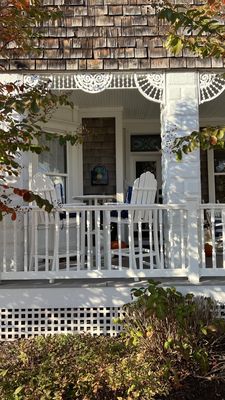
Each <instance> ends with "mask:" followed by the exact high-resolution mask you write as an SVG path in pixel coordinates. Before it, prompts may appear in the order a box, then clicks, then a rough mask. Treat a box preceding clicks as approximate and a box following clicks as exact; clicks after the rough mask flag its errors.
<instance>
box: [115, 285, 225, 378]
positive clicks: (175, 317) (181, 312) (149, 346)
mask: <svg viewBox="0 0 225 400" xmlns="http://www.w3.org/2000/svg"><path fill="white" fill-rule="evenodd" d="M133 294H134V296H135V299H136V300H135V301H134V302H133V303H130V304H128V305H126V306H125V307H124V311H125V316H124V320H122V321H121V322H122V323H123V326H124V330H125V336H126V340H127V343H128V344H133V345H135V346H138V348H139V351H140V349H142V351H143V352H145V357H146V358H148V360H149V362H150V363H151V368H153V366H154V365H155V367H157V365H161V367H162V368H164V372H165V374H166V376H168V377H169V378H170V380H173V381H174V382H180V381H181V380H182V379H184V378H185V376H186V375H188V374H190V373H192V374H193V372H194V373H195V374H203V375H206V374H208V372H209V371H210V368H211V364H210V359H209V349H210V340H211V336H212V332H214V333H215V334H216V333H218V331H220V330H222V331H223V332H225V326H224V325H225V324H224V323H223V321H222V322H221V321H220V320H217V318H216V312H215V304H214V302H213V301H212V299H210V298H203V297H199V298H198V297H194V295H192V294H190V293H189V294H187V295H182V294H181V293H180V292H178V291H177V290H176V289H175V288H168V289H164V288H162V287H160V286H159V285H158V283H157V282H154V281H149V284H148V286H147V287H145V288H140V289H134V290H133ZM214 339H215V337H214Z"/></svg>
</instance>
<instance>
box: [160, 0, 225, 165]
mask: <svg viewBox="0 0 225 400" xmlns="http://www.w3.org/2000/svg"><path fill="white" fill-rule="evenodd" d="M155 7H156V9H157V14H158V16H159V18H161V19H163V20H165V21H167V22H168V23H169V31H168V34H167V35H166V40H165V44H164V45H165V47H166V49H167V50H169V51H170V52H171V53H172V54H174V55H175V56H180V55H182V52H183V51H184V50H188V51H190V52H191V53H193V54H194V55H196V56H199V57H201V58H207V57H215V58H222V59H223V58H224V56H225V25H224V15H225V0H222V1H221V0H203V1H202V2H201V3H200V4H198V5H190V2H185V1H182V2H179V4H177V2H172V1H170V0H163V1H162V2H156V3H155ZM224 77H225V75H224ZM220 78H222V75H221V76H220ZM224 133H225V129H224V126H221V127H217V126H214V127H204V128H203V129H201V130H200V131H198V132H197V131H195V132H192V133H191V134H190V135H187V136H185V137H182V138H178V139H176V140H175V142H174V145H173V148H172V151H173V152H174V153H175V154H176V157H177V159H178V160H181V159H182V157H183V154H188V153H190V152H192V151H193V150H195V149H197V148H201V149H203V150H207V149H211V148H213V149H214V148H219V149H224V140H225V135H224Z"/></svg>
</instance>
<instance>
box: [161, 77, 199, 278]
mask: <svg viewBox="0 0 225 400" xmlns="http://www.w3.org/2000/svg"><path fill="white" fill-rule="evenodd" d="M198 106H199V100H198V73H197V72H166V73H165V90H164V98H163V102H162V106H161V134H162V180H163V185H162V192H163V202H164V203H169V204H180V203H182V204H185V205H188V204H189V201H190V198H191V199H192V201H194V202H195V204H196V203H197V204H198V203H199V202H200V199H201V181H200V154H199V151H194V152H193V153H190V154H188V155H184V156H183V160H182V161H181V162H177V161H176V159H175V155H174V154H172V153H171V144H172V142H173V140H174V139H175V138H176V137H181V136H185V135H188V134H189V133H191V132H193V131H194V130H197V129H198V128H199V107H198ZM189 210H190V207H189ZM189 213H190V211H189ZM192 222H193V223H192V225H191V228H190V227H189V232H188V235H187V237H188V238H190V237H192V241H191V243H187V251H188V253H189V252H190V250H191V248H192V251H193V249H195V251H194V252H193V253H192V257H191V258H189V256H188V257H187V259H188V267H189V268H190V270H191V269H192V268H193V269H194V271H195V274H194V276H195V282H196V266H197V265H199V259H198V235H197V234H196V232H197V231H196V230H197V221H196V219H195V221H193V220H192ZM190 229H192V230H193V232H191V231H190ZM165 237H167V235H166V236H165ZM188 240H189V239H188ZM174 252H176V250H175V249H174ZM168 267H170V266H169V265H168ZM177 267H179V265H177ZM191 276H193V274H192V273H191V271H190V277H191Z"/></svg>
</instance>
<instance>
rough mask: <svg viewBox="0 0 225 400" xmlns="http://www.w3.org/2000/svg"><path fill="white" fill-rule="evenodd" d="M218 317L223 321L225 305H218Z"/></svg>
mask: <svg viewBox="0 0 225 400" xmlns="http://www.w3.org/2000/svg"><path fill="white" fill-rule="evenodd" d="M218 317H219V318H223V319H225V304H218Z"/></svg>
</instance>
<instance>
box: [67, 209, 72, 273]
mask: <svg viewBox="0 0 225 400" xmlns="http://www.w3.org/2000/svg"><path fill="white" fill-rule="evenodd" d="M70 229H71V228H70V214H69V212H68V211H66V270H67V271H69V270H70V236H71V232H70Z"/></svg>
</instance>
